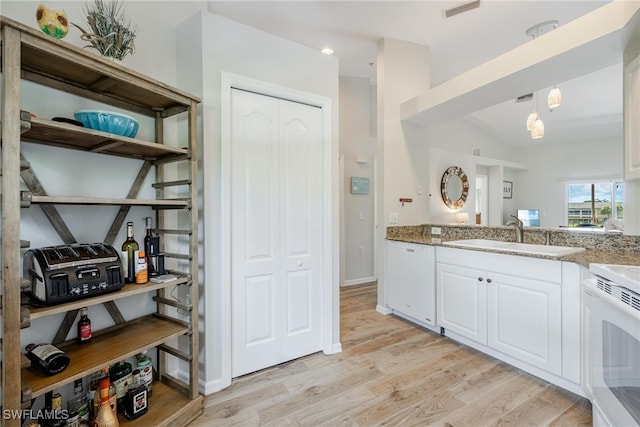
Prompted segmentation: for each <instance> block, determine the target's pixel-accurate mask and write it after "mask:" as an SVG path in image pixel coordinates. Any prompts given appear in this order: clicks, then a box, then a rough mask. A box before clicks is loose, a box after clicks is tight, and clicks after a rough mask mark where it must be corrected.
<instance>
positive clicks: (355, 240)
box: [340, 77, 376, 285]
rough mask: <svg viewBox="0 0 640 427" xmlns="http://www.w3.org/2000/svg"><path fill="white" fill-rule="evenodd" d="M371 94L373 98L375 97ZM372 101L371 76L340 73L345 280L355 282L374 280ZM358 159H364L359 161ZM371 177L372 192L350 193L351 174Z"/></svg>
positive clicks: (373, 139)
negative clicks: (341, 74) (350, 75)
mask: <svg viewBox="0 0 640 427" xmlns="http://www.w3.org/2000/svg"><path fill="white" fill-rule="evenodd" d="M372 97H373V98H374V99H372ZM371 105H375V94H374V93H372V86H371V84H370V82H369V79H364V78H358V77H340V154H341V155H343V156H344V189H345V192H344V205H343V206H342V207H341V209H343V213H344V224H343V228H344V232H343V236H341V237H342V239H344V241H345V254H344V257H343V261H344V266H343V268H344V271H345V273H344V282H343V284H347V285H355V284H360V283H366V282H370V281H372V280H375V278H376V277H375V274H376V270H375V265H374V261H375V253H374V248H375V245H374V213H375V212H374V199H375V194H374V191H375V182H374V178H375V177H374V176H373V174H374V170H373V169H374V159H375V157H376V139H375V137H374V136H372V135H371V128H372V125H371V123H372V122H374V121H375V117H373V119H374V120H372V117H370V114H371ZM358 160H360V161H362V160H364V161H365V162H360V163H359V162H358ZM354 176H356V177H364V178H369V194H366V195H364V194H351V190H350V189H351V177H354Z"/></svg>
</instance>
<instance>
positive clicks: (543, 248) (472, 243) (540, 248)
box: [443, 239, 584, 257]
mask: <svg viewBox="0 0 640 427" xmlns="http://www.w3.org/2000/svg"><path fill="white" fill-rule="evenodd" d="M443 244H444V245H452V246H463V247H468V248H476V249H493V250H500V251H507V252H516V253H522V254H530V255H546V256H553V257H557V256H563V255H570V254H576V253H579V252H584V248H575V247H572V246H552V245H536V244H534V243H513V242H501V241H500V240H488V239H464V240H451V241H449V242H443Z"/></svg>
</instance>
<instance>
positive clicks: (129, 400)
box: [124, 369, 149, 420]
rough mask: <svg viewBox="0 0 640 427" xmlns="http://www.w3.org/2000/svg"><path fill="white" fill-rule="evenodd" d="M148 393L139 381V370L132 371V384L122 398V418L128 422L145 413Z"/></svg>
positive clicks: (147, 406) (147, 405)
mask: <svg viewBox="0 0 640 427" xmlns="http://www.w3.org/2000/svg"><path fill="white" fill-rule="evenodd" d="M148 399H149V392H148V390H147V386H146V385H145V384H144V382H143V381H142V380H141V379H140V370H139V369H136V370H134V371H133V383H132V384H131V386H130V387H129V390H128V391H127V394H126V396H125V398H124V416H125V417H127V418H128V419H130V420H135V419H136V418H138V417H140V416H142V415H144V414H146V413H147V410H148V408H149V404H148Z"/></svg>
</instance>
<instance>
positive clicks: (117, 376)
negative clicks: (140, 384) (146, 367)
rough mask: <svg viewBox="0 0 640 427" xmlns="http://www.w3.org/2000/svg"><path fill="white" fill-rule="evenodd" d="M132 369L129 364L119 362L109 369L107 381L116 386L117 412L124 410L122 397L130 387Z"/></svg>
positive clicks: (122, 361)
mask: <svg viewBox="0 0 640 427" xmlns="http://www.w3.org/2000/svg"><path fill="white" fill-rule="evenodd" d="M132 372H133V369H132V367H131V363H129V362H127V361H125V360H121V361H120V362H118V363H116V364H115V365H113V366H112V367H111V368H109V379H110V381H111V382H112V383H113V385H115V386H116V400H117V408H118V412H122V411H123V410H124V397H125V395H126V394H127V390H129V386H130V385H131V379H132V375H131V373H132Z"/></svg>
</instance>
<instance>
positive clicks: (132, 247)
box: [122, 222, 140, 283]
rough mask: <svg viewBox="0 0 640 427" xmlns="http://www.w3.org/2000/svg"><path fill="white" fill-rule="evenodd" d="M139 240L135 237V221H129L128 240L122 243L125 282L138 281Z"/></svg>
mask: <svg viewBox="0 0 640 427" xmlns="http://www.w3.org/2000/svg"><path fill="white" fill-rule="evenodd" d="M139 249H140V247H139V246H138V242H136V240H135V239H134V237H133V222H127V240H125V241H124V243H122V266H123V268H124V281H125V283H135V282H136V264H137V261H138V259H137V258H138V250H139Z"/></svg>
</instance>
